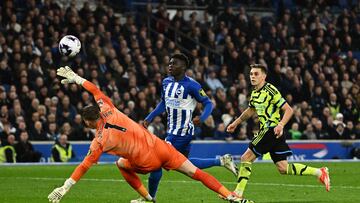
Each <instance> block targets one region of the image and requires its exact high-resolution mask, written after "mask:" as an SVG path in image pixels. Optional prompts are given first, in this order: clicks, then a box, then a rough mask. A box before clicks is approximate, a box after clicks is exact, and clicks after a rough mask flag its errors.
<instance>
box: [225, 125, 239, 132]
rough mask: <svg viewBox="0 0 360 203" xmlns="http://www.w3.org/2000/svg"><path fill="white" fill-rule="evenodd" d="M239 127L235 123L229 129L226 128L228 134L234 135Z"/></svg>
mask: <svg viewBox="0 0 360 203" xmlns="http://www.w3.org/2000/svg"><path fill="white" fill-rule="evenodd" d="M236 127H237V125H236V124H235V123H231V124H230V125H228V127H227V128H226V132H228V133H233V132H234V131H235V129H236Z"/></svg>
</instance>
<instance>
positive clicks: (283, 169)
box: [277, 166, 287, 175]
mask: <svg viewBox="0 0 360 203" xmlns="http://www.w3.org/2000/svg"><path fill="white" fill-rule="evenodd" d="M277 169H278V171H279V173H280V174H281V175H285V174H286V170H287V168H286V167H283V166H278V167H277Z"/></svg>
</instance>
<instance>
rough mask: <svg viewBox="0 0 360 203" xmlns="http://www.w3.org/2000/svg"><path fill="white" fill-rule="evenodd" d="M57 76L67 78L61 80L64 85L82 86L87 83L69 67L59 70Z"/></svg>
mask: <svg viewBox="0 0 360 203" xmlns="http://www.w3.org/2000/svg"><path fill="white" fill-rule="evenodd" d="M56 74H57V75H59V76H62V77H64V78H66V79H62V80H61V83H62V84H69V83H74V82H75V83H76V84H78V85H82V84H83V83H84V82H85V79H84V78H82V77H80V76H79V75H78V74H76V73H74V71H73V70H71V68H70V67H69V66H65V67H60V68H58V69H57V72H56Z"/></svg>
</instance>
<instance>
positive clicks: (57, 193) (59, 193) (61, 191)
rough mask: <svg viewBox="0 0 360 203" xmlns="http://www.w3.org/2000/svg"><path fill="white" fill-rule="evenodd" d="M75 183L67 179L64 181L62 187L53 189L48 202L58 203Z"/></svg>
mask: <svg viewBox="0 0 360 203" xmlns="http://www.w3.org/2000/svg"><path fill="white" fill-rule="evenodd" d="M75 183H76V181H75V180H73V179H72V178H69V179H67V180H66V181H65V183H64V185H63V186H61V187H58V188H55V189H54V190H53V191H52V192H51V193H50V194H49V196H48V199H49V202H52V203H59V202H60V200H61V198H63V196H64V195H65V194H66V193H67V192H68V191H69V190H70V188H71V186H73V185H74V184H75Z"/></svg>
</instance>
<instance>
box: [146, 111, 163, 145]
mask: <svg viewBox="0 0 360 203" xmlns="http://www.w3.org/2000/svg"><path fill="white" fill-rule="evenodd" d="M147 129H148V130H149V131H150V132H151V133H152V134H154V135H156V136H158V137H159V138H160V139H162V140H164V139H165V137H166V134H165V132H166V129H165V125H164V124H163V123H162V121H161V117H160V116H156V117H155V118H154V120H153V122H152V123H150V125H149V127H148V128H147Z"/></svg>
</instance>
